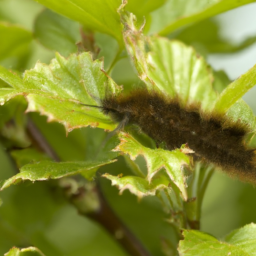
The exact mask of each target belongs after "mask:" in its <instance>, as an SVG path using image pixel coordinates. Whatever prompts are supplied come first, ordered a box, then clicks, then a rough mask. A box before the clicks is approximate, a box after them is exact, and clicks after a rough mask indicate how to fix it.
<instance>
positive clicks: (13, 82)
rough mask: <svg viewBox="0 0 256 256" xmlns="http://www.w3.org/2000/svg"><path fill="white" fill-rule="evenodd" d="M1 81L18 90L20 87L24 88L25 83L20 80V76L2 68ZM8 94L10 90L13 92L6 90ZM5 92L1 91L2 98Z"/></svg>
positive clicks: (0, 72)
mask: <svg viewBox="0 0 256 256" xmlns="http://www.w3.org/2000/svg"><path fill="white" fill-rule="evenodd" d="M0 79H2V80H3V81H4V82H5V83H6V84H8V85H10V86H11V87H13V88H15V89H18V88H20V87H23V81H22V79H21V78H20V76H19V75H17V74H15V73H13V72H12V71H9V70H8V69H6V68H4V67H2V66H0ZM5 89H6V92H8V90H11V88H5ZM4 92H5V90H1V96H2V93H3V94H4Z"/></svg>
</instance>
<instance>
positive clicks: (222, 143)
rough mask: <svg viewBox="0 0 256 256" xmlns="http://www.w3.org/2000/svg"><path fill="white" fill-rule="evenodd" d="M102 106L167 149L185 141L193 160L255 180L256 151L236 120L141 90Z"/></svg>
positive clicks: (104, 102)
mask: <svg viewBox="0 0 256 256" xmlns="http://www.w3.org/2000/svg"><path fill="white" fill-rule="evenodd" d="M102 106H103V113H105V114H107V115H110V116H111V118H112V119H113V120H114V121H115V122H121V121H122V120H123V119H124V118H125V117H126V118H127V117H129V123H130V124H136V125H138V126H139V127H140V128H141V130H142V131H143V132H144V133H146V134H147V135H149V136H150V137H151V138H153V139H154V140H155V141H156V143H158V144H160V143H162V142H164V143H165V144H166V145H167V148H168V149H169V150H173V149H175V148H179V147H181V145H182V144H185V143H187V144H188V146H189V147H190V148H191V149H192V150H193V151H195V155H194V157H195V159H198V158H199V159H201V160H203V161H208V162H211V163H214V164H215V165H217V166H219V167H221V168H222V169H223V170H226V171H227V172H228V173H230V174H236V175H237V176H239V177H240V178H241V179H243V180H246V181H249V180H250V181H253V182H256V168H255V152H254V150H250V149H248V148H247V147H246V146H245V144H244V137H245V135H246V134H247V130H246V127H243V126H242V125H241V124H239V123H232V122H230V121H229V120H226V119H225V118H224V117H218V116H216V115H211V114H209V113H208V114H207V115H206V114H204V113H201V112H200V111H199V107H198V106H189V107H186V108H182V107H181V106H180V104H179V101H178V99H177V100H170V99H168V98H167V97H165V96H164V95H161V94H159V93H156V92H148V91H147V90H142V89H139V90H134V91H132V92H131V93H130V94H129V95H119V96H110V97H107V98H105V99H104V100H103V101H102Z"/></svg>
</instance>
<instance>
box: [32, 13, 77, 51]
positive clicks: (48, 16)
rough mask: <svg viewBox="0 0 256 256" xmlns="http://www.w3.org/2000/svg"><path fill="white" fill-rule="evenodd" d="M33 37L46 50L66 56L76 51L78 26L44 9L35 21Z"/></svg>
mask: <svg viewBox="0 0 256 256" xmlns="http://www.w3.org/2000/svg"><path fill="white" fill-rule="evenodd" d="M34 35H35V38H36V39H37V40H38V41H39V42H40V43H41V44H42V45H43V46H45V47H46V48H48V49H50V50H54V51H57V52H59V53H60V54H62V55H64V56H68V55H69V54H70V53H75V52H76V51H77V46H76V43H77V42H78V41H79V40H80V33H79V24H78V23H77V22H75V21H72V20H70V19H67V18H65V17H63V16H61V15H58V14H57V13H54V12H52V11H50V10H47V9H46V10H44V11H43V12H41V13H40V14H39V15H38V17H37V19H36V21H35V25H34Z"/></svg>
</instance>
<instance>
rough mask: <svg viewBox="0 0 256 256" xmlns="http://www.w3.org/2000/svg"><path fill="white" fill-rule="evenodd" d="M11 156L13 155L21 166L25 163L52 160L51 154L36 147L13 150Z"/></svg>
mask: <svg viewBox="0 0 256 256" xmlns="http://www.w3.org/2000/svg"><path fill="white" fill-rule="evenodd" d="M11 156H12V158H14V160H15V162H16V164H17V166H18V167H19V168H20V167H22V166H23V165H25V164H29V163H31V162H38V161H43V160H50V157H49V156H47V155H46V154H44V153H41V152H39V151H37V150H36V149H34V148H26V149H22V150H13V151H12V152H11Z"/></svg>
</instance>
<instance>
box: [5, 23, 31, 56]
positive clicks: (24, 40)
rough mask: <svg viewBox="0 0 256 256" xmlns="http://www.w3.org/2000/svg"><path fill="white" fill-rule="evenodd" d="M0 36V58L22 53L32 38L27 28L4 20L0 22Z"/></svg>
mask: <svg viewBox="0 0 256 256" xmlns="http://www.w3.org/2000/svg"><path fill="white" fill-rule="evenodd" d="M0 38H1V47H0V60H3V59H5V58H8V57H11V56H18V55H23V54H24V52H25V51H26V50H27V49H28V46H29V44H30V42H31V41H32V39H33V38H32V34H31V32H29V31H28V30H26V29H24V28H22V27H20V26H17V25H11V24H8V23H4V22H0Z"/></svg>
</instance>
